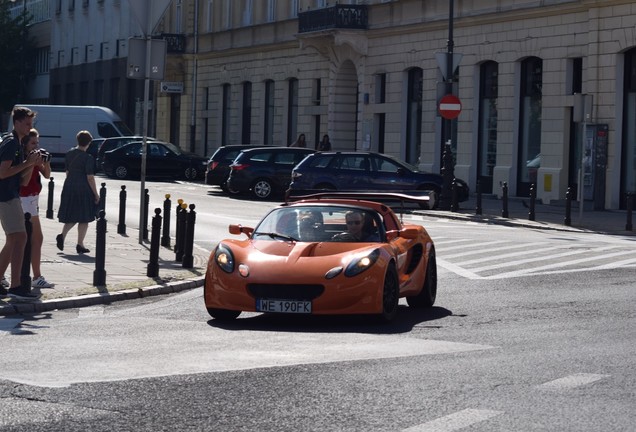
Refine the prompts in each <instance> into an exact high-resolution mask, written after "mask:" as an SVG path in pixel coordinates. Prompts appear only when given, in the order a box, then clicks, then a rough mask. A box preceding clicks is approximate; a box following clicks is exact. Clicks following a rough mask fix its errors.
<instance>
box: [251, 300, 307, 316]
mask: <svg viewBox="0 0 636 432" xmlns="http://www.w3.org/2000/svg"><path fill="white" fill-rule="evenodd" d="M256 311H257V312H276V313H292V314H310V313H311V302H310V301H304V300H274V299H256Z"/></svg>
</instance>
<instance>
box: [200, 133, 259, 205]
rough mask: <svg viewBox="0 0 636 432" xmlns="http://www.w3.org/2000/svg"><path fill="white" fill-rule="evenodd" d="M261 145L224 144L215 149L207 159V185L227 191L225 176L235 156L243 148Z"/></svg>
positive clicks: (228, 172) (228, 173) (227, 174)
mask: <svg viewBox="0 0 636 432" xmlns="http://www.w3.org/2000/svg"><path fill="white" fill-rule="evenodd" d="M257 147H263V146H257V145H241V144H238V145H226V146H223V147H219V148H218V149H216V151H215V152H214V154H213V155H212V156H211V157H210V159H209V160H208V166H207V171H206V174H205V183H206V184H209V185H217V186H221V189H222V190H223V191H224V192H226V193H228V192H229V191H228V190H227V185H226V182H227V178H228V176H229V175H230V164H231V163H232V162H233V161H234V159H236V156H238V154H239V153H240V152H242V151H243V150H247V149H251V148H257Z"/></svg>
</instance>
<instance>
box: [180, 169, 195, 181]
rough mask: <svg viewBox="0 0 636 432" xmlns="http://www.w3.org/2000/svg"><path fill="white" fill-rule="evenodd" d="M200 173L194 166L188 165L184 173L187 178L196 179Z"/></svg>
mask: <svg viewBox="0 0 636 432" xmlns="http://www.w3.org/2000/svg"><path fill="white" fill-rule="evenodd" d="M198 175H199V173H198V171H197V169H196V168H194V167H187V168H186V169H185V172H184V173H183V176H184V177H185V178H186V180H196V179H197V176H198Z"/></svg>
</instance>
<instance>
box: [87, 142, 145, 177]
mask: <svg viewBox="0 0 636 432" xmlns="http://www.w3.org/2000/svg"><path fill="white" fill-rule="evenodd" d="M143 140H144V137H142V136H139V135H131V136H118V137H111V138H105V139H102V140H101V142H100V143H99V148H98V150H97V156H96V157H95V169H96V170H103V166H102V165H104V153H106V152H107V151H111V150H115V149H116V148H119V147H121V146H123V145H126V144H130V143H131V142H136V141H143ZM94 141H95V140H93V142H94ZM146 141H148V142H150V141H157V139H156V138H152V137H147V138H146Z"/></svg>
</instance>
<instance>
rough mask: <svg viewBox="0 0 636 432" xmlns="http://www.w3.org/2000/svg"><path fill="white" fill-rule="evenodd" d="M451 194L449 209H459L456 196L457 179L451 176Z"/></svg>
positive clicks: (453, 210)
mask: <svg viewBox="0 0 636 432" xmlns="http://www.w3.org/2000/svg"><path fill="white" fill-rule="evenodd" d="M451 192H452V193H451V195H452V197H453V200H452V202H451V211H452V212H456V211H458V210H459V203H458V202H457V201H458V198H457V179H456V178H453V182H452V183H451Z"/></svg>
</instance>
